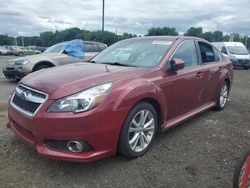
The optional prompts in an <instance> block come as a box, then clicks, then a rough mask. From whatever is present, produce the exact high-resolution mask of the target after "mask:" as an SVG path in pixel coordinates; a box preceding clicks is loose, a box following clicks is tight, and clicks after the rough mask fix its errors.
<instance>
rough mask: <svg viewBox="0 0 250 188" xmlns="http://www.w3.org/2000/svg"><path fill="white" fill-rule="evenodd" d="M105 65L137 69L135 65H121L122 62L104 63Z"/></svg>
mask: <svg viewBox="0 0 250 188" xmlns="http://www.w3.org/2000/svg"><path fill="white" fill-rule="evenodd" d="M103 64H107V65H118V66H124V67H137V66H135V65H131V64H125V63H120V62H112V63H111V62H110V63H103Z"/></svg>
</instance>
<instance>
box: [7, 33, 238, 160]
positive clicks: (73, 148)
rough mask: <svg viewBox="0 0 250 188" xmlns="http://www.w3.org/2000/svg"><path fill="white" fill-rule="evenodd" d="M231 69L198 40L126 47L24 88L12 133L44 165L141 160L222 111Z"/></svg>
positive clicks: (12, 115) (14, 102)
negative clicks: (163, 140) (165, 138)
mask: <svg viewBox="0 0 250 188" xmlns="http://www.w3.org/2000/svg"><path fill="white" fill-rule="evenodd" d="M232 68H233V67H232V64H231V61H230V60H229V59H228V58H226V57H225V56H223V55H221V54H220V52H218V51H217V49H216V48H215V47H214V46H212V45H211V44H210V43H208V42H207V41H205V40H202V39H199V38H194V37H183V36H177V37H167V36H164V37H163V36H161V37H142V38H134V39H129V40H123V41H120V42H118V43H116V44H114V45H112V46H111V47H109V48H107V49H106V50H104V51H103V52H101V53H100V54H99V55H97V56H96V57H95V58H93V59H92V61H90V62H88V63H77V64H72V65H66V66H60V67H57V68H50V69H47V70H45V69H44V70H41V71H38V72H35V73H32V74H30V75H28V76H26V77H25V78H23V79H22V80H21V82H20V83H19V84H18V86H17V87H16V90H15V92H13V94H12V96H11V98H10V101H9V109H8V112H9V123H8V127H9V128H10V129H12V130H13V131H14V133H15V134H16V136H17V138H19V139H20V140H21V141H23V142H24V143H26V144H28V145H30V146H32V147H34V148H35V149H36V150H37V152H38V153H39V154H40V155H41V156H44V157H48V158H53V159H61V160H69V161H78V162H87V161H92V160H97V159H100V158H103V157H107V156H111V155H114V154H115V153H116V152H117V151H118V152H119V153H120V154H122V155H124V156H126V157H129V158H134V157H139V156H142V155H143V154H145V152H146V151H147V150H148V149H149V148H150V146H151V145H152V142H153V140H154V138H155V136H156V133H157V132H161V131H165V130H167V129H169V128H170V127H173V126H175V125H177V124H179V123H181V122H183V121H184V120H187V119H188V118H191V117H193V116H195V115H197V114H199V113H201V112H203V111H205V110H208V109H210V108H215V109H217V110H222V109H223V108H224V107H225V105H226V103H227V99H228V94H229V91H230V88H231V85H232V78H233V71H232Z"/></svg>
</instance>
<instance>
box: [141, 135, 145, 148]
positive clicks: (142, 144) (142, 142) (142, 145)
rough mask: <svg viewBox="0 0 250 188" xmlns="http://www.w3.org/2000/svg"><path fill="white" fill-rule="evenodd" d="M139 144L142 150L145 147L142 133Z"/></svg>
mask: <svg viewBox="0 0 250 188" xmlns="http://www.w3.org/2000/svg"><path fill="white" fill-rule="evenodd" d="M140 146H141V149H142V150H143V149H144V148H145V142H144V137H143V135H142V134H141V135H140Z"/></svg>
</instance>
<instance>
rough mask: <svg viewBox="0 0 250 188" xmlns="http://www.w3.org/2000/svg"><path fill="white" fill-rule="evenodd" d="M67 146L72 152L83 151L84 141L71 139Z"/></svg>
mask: <svg viewBox="0 0 250 188" xmlns="http://www.w3.org/2000/svg"><path fill="white" fill-rule="evenodd" d="M67 148H68V150H69V151H71V152H82V151H83V142H79V141H69V142H68V143H67Z"/></svg>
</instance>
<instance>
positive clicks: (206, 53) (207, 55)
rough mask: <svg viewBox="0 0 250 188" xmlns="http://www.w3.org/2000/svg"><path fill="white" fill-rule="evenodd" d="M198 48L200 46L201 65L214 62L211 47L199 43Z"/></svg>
mask: <svg viewBox="0 0 250 188" xmlns="http://www.w3.org/2000/svg"><path fill="white" fill-rule="evenodd" d="M199 46H200V53H201V59H202V63H209V62H214V61H215V55H214V50H213V47H212V46H211V45H209V44H207V43H204V42H199Z"/></svg>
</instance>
